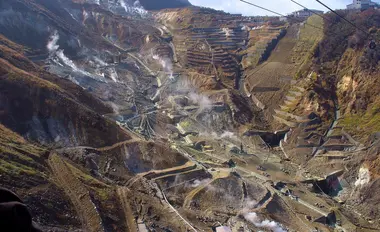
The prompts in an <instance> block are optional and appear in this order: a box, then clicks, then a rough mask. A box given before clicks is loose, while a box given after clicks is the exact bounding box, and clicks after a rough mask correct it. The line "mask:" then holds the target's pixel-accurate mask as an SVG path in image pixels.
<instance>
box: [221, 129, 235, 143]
mask: <svg viewBox="0 0 380 232" xmlns="http://www.w3.org/2000/svg"><path fill="white" fill-rule="evenodd" d="M220 138H221V139H224V138H230V139H232V140H235V141H237V140H238V138H237V136H236V135H235V134H234V133H233V132H230V131H224V132H223V134H221V135H220Z"/></svg>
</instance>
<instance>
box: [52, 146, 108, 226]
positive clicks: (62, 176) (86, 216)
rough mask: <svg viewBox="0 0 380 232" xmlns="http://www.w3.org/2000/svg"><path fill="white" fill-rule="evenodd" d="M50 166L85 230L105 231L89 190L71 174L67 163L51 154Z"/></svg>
mask: <svg viewBox="0 0 380 232" xmlns="http://www.w3.org/2000/svg"><path fill="white" fill-rule="evenodd" d="M49 166H50V168H51V169H52V171H53V175H54V177H55V179H56V181H57V183H58V184H59V185H60V187H61V188H62V189H63V190H64V191H65V193H66V194H67V196H68V197H69V198H70V200H71V202H72V203H73V205H74V207H75V210H76V211H77V214H78V216H79V217H80V220H81V222H82V225H83V228H84V229H86V230H88V231H94V232H98V231H103V230H104V229H103V225H102V220H101V218H100V215H99V213H98V211H97V209H96V206H95V205H94V203H93V202H92V199H91V197H90V194H89V192H88V190H87V189H86V188H85V187H84V186H83V184H82V183H81V182H80V181H79V180H78V179H77V178H76V177H75V176H74V175H73V173H71V171H70V169H69V168H68V167H67V165H66V164H65V162H64V161H63V160H62V159H61V158H60V157H59V156H58V155H56V154H51V155H50V157H49Z"/></svg>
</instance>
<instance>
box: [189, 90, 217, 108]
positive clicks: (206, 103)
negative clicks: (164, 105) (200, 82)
mask: <svg viewBox="0 0 380 232" xmlns="http://www.w3.org/2000/svg"><path fill="white" fill-rule="evenodd" d="M189 98H190V100H191V101H192V102H193V103H194V104H198V105H199V109H200V110H201V111H203V110H206V109H211V107H212V103H211V100H210V99H209V98H208V97H206V96H204V95H199V94H197V93H195V92H191V93H190V94H189Z"/></svg>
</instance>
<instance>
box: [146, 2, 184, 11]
mask: <svg viewBox="0 0 380 232" xmlns="http://www.w3.org/2000/svg"><path fill="white" fill-rule="evenodd" d="M140 3H141V5H142V6H143V7H144V8H145V9H146V10H162V9H165V8H181V7H186V6H191V4H190V2H189V1H188V0H166V1H165V2H157V1H155V0H140Z"/></svg>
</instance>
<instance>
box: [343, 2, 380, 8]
mask: <svg viewBox="0 0 380 232" xmlns="http://www.w3.org/2000/svg"><path fill="white" fill-rule="evenodd" d="M376 7H379V4H378V3H376V2H372V1H371V0H353V1H352V3H351V4H349V5H347V10H367V9H369V8H376Z"/></svg>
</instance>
